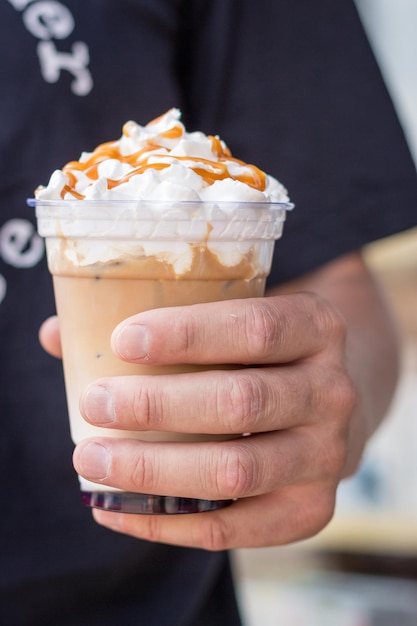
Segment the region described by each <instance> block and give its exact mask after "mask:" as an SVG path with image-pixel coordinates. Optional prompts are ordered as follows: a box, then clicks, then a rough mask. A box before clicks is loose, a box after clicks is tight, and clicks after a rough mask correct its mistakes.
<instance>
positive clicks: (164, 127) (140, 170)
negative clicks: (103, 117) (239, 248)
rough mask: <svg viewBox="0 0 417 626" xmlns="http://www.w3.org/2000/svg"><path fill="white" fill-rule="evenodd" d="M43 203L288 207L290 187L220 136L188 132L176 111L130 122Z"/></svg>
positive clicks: (53, 181)
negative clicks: (234, 151)
mask: <svg viewBox="0 0 417 626" xmlns="http://www.w3.org/2000/svg"><path fill="white" fill-rule="evenodd" d="M35 196H36V198H37V199H39V200H63V199H64V200H70V199H72V200H74V199H77V200H152V201H155V200H156V201H176V200H178V201H201V200H203V201H209V202H213V201H223V202H228V201H238V202H288V194H287V190H286V189H285V187H284V186H283V185H282V184H281V183H280V182H278V180H276V179H275V178H274V177H273V176H270V175H268V174H266V173H265V172H263V171H262V170H260V169H258V168H257V167H255V166H254V165H251V164H248V163H244V162H243V161H240V160H238V159H235V158H234V157H232V155H231V152H230V150H229V149H228V147H227V145H226V144H225V143H224V141H222V140H221V139H220V138H219V137H218V136H210V135H205V134H204V133H202V132H200V131H197V132H187V131H186V129H185V127H184V125H183V123H182V122H181V112H180V111H179V110H178V109H175V108H173V109H170V110H169V111H167V112H166V113H165V114H164V115H162V116H161V117H159V118H157V119H155V120H153V121H151V122H149V123H148V124H147V125H146V126H140V125H139V124H137V123H136V122H133V121H129V122H126V124H125V125H124V126H123V132H122V136H121V137H120V139H118V140H116V141H111V142H108V143H104V144H101V145H99V146H98V147H97V148H96V149H95V150H93V152H83V153H82V154H81V156H80V158H79V160H78V161H71V162H70V163H67V164H66V165H65V166H64V167H63V168H62V170H55V172H53V174H52V176H51V178H50V180H49V183H48V185H47V186H40V187H38V189H37V190H36V191H35Z"/></svg>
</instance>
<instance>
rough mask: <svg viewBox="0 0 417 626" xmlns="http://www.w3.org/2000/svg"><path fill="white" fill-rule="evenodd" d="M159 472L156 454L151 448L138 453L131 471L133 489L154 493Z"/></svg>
mask: <svg viewBox="0 0 417 626" xmlns="http://www.w3.org/2000/svg"><path fill="white" fill-rule="evenodd" d="M156 477H157V472H156V463H155V458H154V455H152V454H151V453H150V451H149V450H142V451H140V452H138V453H137V455H136V458H135V460H134V463H133V467H132V472H131V482H132V485H133V490H134V491H137V492H145V493H147V492H149V493H152V491H153V489H154V486H155V482H156Z"/></svg>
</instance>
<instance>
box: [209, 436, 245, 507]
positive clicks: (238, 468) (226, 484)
mask: <svg viewBox="0 0 417 626" xmlns="http://www.w3.org/2000/svg"><path fill="white" fill-rule="evenodd" d="M212 476H213V477H214V480H215V483H216V484H215V491H216V493H217V496H216V497H218V498H221V499H223V498H230V499H235V498H242V497H244V496H247V495H248V494H249V493H250V492H251V489H252V486H253V483H254V478H255V476H256V472H255V462H254V459H253V455H252V454H251V453H250V452H249V451H248V450H245V449H244V448H243V447H241V448H239V449H238V448H237V447H235V446H226V447H224V448H223V449H222V451H221V452H220V456H219V460H218V461H217V467H216V471H215V472H213V474H212Z"/></svg>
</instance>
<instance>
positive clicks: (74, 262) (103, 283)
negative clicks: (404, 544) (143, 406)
mask: <svg viewBox="0 0 417 626" xmlns="http://www.w3.org/2000/svg"><path fill="white" fill-rule="evenodd" d="M170 115H171V118H170ZM167 117H168V119H167ZM172 117H173V118H174V119H172ZM161 121H162V124H161ZM173 123H174V128H175V129H178V125H180V130H181V132H182V137H184V135H185V137H186V141H187V140H188V141H190V140H189V136H190V135H189V134H187V133H185V130H184V129H183V127H182V125H181V123H180V122H179V119H178V115H177V114H176V113H174V114H172V112H168V114H166V116H165V119H164V117H163V118H161V120H160V121H159V122H156V123H155V122H154V123H153V124H151V132H152V139H151V140H150V138H149V137H148V136H146V137H145V139H144V138H143V137H142V138H141V139H139V138H137V142H136V143H140V142H142V143H143V142H145V143H146V146H145V152H146V148H147V150H148V153H149V152H153V160H154V163H153V165H154V166H155V169H153V168H150V167H145V169H142V172H141V173H136V174H135V175H130V173H131V171H132V169H135V168H136V169H138V167H137V164H136V162H135V163H134V164H133V166H132V163H129V168H130V169H129V170H127V169H126V168H124V167H122V168H120V165H125V164H126V161H127V160H128V159H129V158H131V155H132V154H134V155H135V156H134V158H135V160H136V159H137V152H138V150H137V149H136V148H137V147H138V146H137V145H134V146H132V145H130V146H129V150H126V149H125V150H123V149H122V150H120V144H121V143H122V144H123V142H122V140H120V141H119V142H113V143H112V144H110V145H111V150H110V153H111V160H113V161H115V162H116V163H113V164H111V165H109V163H108V161H109V158H108V156H107V157H106V159H105V160H104V159H101V157H102V156H103V155H102V150H103V147H99V148H98V149H96V152H95V153H92V154H93V155H95V157H97V158H98V161H99V164H98V165H97V158H95V157H92V156H91V155H88V156H84V157H83V158H84V162H83V164H84V165H85V164H87V165H86V166H85V167H84V165H83V166H82V167H79V169H77V167H78V166H77V165H76V164H80V165H81V164H82V159H80V161H79V162H74V163H72V164H69V165H70V166H72V171H71V172H70V173H68V171H67V172H66V173H65V168H64V169H63V171H62V172H61V173H59V174H57V173H55V174H54V175H53V176H52V178H51V182H50V185H49V186H48V187H45V188H40V189H39V190H37V192H36V195H37V198H36V199H35V200H31V201H30V203H31V204H33V205H35V206H36V216H37V222H38V231H39V234H40V235H41V236H42V237H44V238H45V240H46V250H47V258H48V266H49V270H50V272H51V274H52V276H53V284H54V293H55V300H56V307H57V313H58V317H59V321H60V330H61V339H62V350H63V367H64V376H65V385H66V394H67V402H68V410H69V417H70V427H71V436H72V439H73V441H74V443H75V444H77V443H78V442H79V441H81V440H82V439H84V438H87V437H94V436H97V435H98V436H103V429H101V428H98V427H95V426H92V425H91V424H88V423H87V422H86V421H85V420H84V419H83V418H82V416H81V414H80V410H79V400H80V396H81V394H82V393H83V391H84V390H85V388H86V387H87V386H88V385H89V384H90V383H91V382H92V381H94V380H95V379H97V378H101V377H107V376H132V375H134V376H135V375H139V376H140V375H143V374H146V375H149V374H153V375H158V374H162V373H172V374H180V373H182V372H189V371H195V370H197V369H199V370H201V367H198V368H197V367H193V366H184V365H178V366H169V367H168V366H152V365H137V364H131V363H126V362H123V361H120V360H119V359H117V358H116V356H115V355H114V354H113V353H112V351H111V348H110V336H111V333H112V331H113V329H114V328H115V327H116V326H117V324H119V323H120V322H121V321H122V320H124V319H126V318H127V317H129V316H131V315H134V314H136V313H139V312H141V311H145V310H149V309H154V308H159V307H170V306H178V305H188V304H195V303H202V302H213V301H220V300H228V299H236V298H248V297H260V296H262V295H263V293H264V289H265V281H266V277H267V275H268V273H269V271H270V266H271V260H272V254H273V249H274V242H275V240H276V239H278V238H279V237H280V236H281V234H282V228H283V223H284V220H285V215H286V211H287V210H288V209H289V208H291V206H292V205H290V204H289V203H288V199H287V198H286V197H284V198H283V199H281V200H278V201H275V198H274V199H273V200H271V199H268V197H267V196H266V195H262V196H261V194H262V192H259V191H256V190H254V191H256V194H254V195H256V196H257V199H256V200H250V201H245V200H244V199H243V200H241V199H239V198H236V199H229V197H227V199H222V198H221V196H222V194H221V193H220V190H218V191H217V192H216V196H217V195H219V196H220V198H219V199H211V198H210V195H211V194H212V193H213V184H214V183H213V181H212V180H210V182H209V183H207V182H206V181H205V179H204V175H201V174H199V173H197V174H196V171H195V170H197V169H198V168H200V167H201V163H202V161H203V160H204V161H205V162H204V165H205V166H206V167H207V165H206V161H207V160H208V159H205V157H204V159H203V158H202V157H201V156H198V155H195V152H196V151H197V148H196V146H192V147H191V148H190V146H188V151H192V152H194V156H193V155H187V160H189V161H190V163H191V164H192V166H193V168H194V169H191V168H190V167H189V165H186V166H184V164H183V162H181V161H182V160H181V159H178V158H177V157H175V158H173V155H172V148H171V149H170V151H168V149H167V148H166V147H165V148H164V149H163V150H162V151H161V148H160V147H159V148H156V147H155V144H158V142H159V144H160V143H162V140H163V137H162V140H161V136H162V135H163V134H164V133H165V134H170V133H171V134H175V133H173V130H172V126H173ZM129 124H130V125H132V124H133V123H129ZM155 125H156V126H157V129H156V131H155V128H152V126H153V127H155ZM161 126H162V131H161V128H160V127H161ZM138 128H139V129H140V132H142V134H145V135H146V132H145V133H144V132H143V131H144V130H145V131H146V129H148V127H143V128H142V127H138V126H137V125H135V126H134V127H132V126H130V136H129V138H130V139H131V138H132V135H133V134H134V132H133V131H134V130H135V131H137V129H138ZM138 132H139V131H138ZM147 134H148V135H149V134H150V133H149V132H148V133H147ZM155 134H157V135H158V137H155ZM124 137H126V135H124ZM187 137H188V139H187ZM198 139H199V141H196V140H195V141H194V143H196V144H197V146H198V147H199V149H200V151H201V146H199V143H205V141H206V139H207V138H206V137H205V136H203V135H201V137H200V134H199V138H198ZM125 143H126V142H125ZM131 143H134V142H133V141H131ZM211 145H213V142H212V143H211ZM104 146H106V148H105V151H107V152H109V147H108V146H109V145H108V144H104ZM150 146H152V148H150ZM175 146H176V147H177V149H178V140H176V142H175ZM125 148H126V146H125ZM116 149H117V155H118V158H119V160H118V159H116V158H115V156H116ZM140 149H141V150H143V149H144V147H143V146H142V144H141V147H140ZM182 150H183V151H184V146H183V148H182ZM123 151H124V152H125V155H124V156H123V155H120V152H123ZM156 152H162V155H161V154H156ZM167 154H169V155H170V158H171V159H172V161H173V163H170V164H169V165H168V167H166V168H165V167H164V168H161V169H160V170H158V169H157V167H156V166H157V165H158V163H159V164H160V162H161V160H162V161H163V159H164V158H165V157H166V155H167ZM126 155H127V156H126ZM177 156H178V155H177ZM206 156H207V154H206ZM228 158H231V157H229V156H228ZM146 159H147V163H146V164H145V165H146V166H147V165H148V163H149V156H147V157H146ZM211 162H213V167H214V166H215V167H217V161H215V160H214V158H213V154H212V155H211ZM225 162H227V161H220V163H221V165H222V168H224V167H227V166H225V165H224V163H225ZM231 162H232V161H231ZM103 163H105V166H103ZM178 163H179V164H180V168H182V169H185V170H186V171H185V174H184V172H181V170H180V169H179V168H178V167H177V166H178ZM100 164H101V170H103V169H105V168H107V174H109V170H110V169H111V168H113V171H111V173H110V176H107V178H106V179H105V181H106V184H105V186H102V191H101V193H97V189H96V190H95V191H94V190H92V189H91V187H92V186H94V185H96V188H97V186H98V185H100V184H101V183H100V182H97V181H100V180H103V178H101V176H102V174H100V173H99V174H97V169H98V167H100ZM151 164H152V163H151ZM164 164H165V162H164ZM66 167H67V168H68V166H66ZM140 167H143V166H140ZM172 167H173V168H174V170H176V171H174V172H172V175H173V181H174V182H172V181H170V179H169V177H168V176H167V174H168V171H166V170H168V169H169V168H171V169H172ZM228 167H230V165H229V166H228ZM239 167H240V166H239ZM117 168H119V171H116V172H115V171H114V170H115V169H116V170H117ZM161 171H163V173H164V176H163V180H160V179H159V180H155V178H157V176H155V172H156V173H160V172H161ZM222 171H224V170H222ZM74 172H76V173H75V174H74ZM149 172H152V178H153V183H154V184H153V186H152V185H151V186H150V185H149V180H148V181H146V180H145V181H144V180H143V176H144V174H145V178H146V177H148V178H149ZM190 173H191V178H194V177H193V175H194V174H196V175H197V176H198V177H199V178H200V179H201V182H200V183H199V184H200V185H201V189H199V194H198V195H197V192H196V189H192V191H193V193H192V194H191V195H192V198H189V196H190V193H189V190H190V187H189V184H185V183H184V184H183V187H184V189H182V190H180V192H179V191H178V189H177V188H176V187H178V186H179V185H178V181H181V180H182V179H181V175H182V177H183V179H186V178H187V177H190ZM61 174H62V176H61ZM117 174H118V178H116V175H117ZM54 177H55V181H54V180H53V179H54ZM57 177H59V178H60V186H61V188H59V185H58V187H57V186H56V179H57ZM140 177H142V179H141V180H136V181H135V178H140ZM86 179H90V182H88V181H86ZM123 179H126V180H125V182H121V181H122V180H123ZM218 180H223V179H218V178H215V182H216V181H218ZM226 180H227V181H228V182H233V181H235V180H236V179H231V178H230V177H229V178H227V179H226ZM80 181H81V182H80ZM110 181H111V182H110ZM115 181H118V184H113V183H115ZM167 181H168V183H167ZM86 182H87V184H86ZM197 182H198V181H196V180H195V179H194V181H193V184H194V187H197ZM238 182H239V185H241V184H242V185H246V186H247V184H246V183H240V181H238ZM131 183H134V184H133V185H132V184H131ZM134 185H136V186H139V187H140V186H141V185H144V186H145V187H146V189H143V188H142V189H141V190H139V192H138V189H134V188H133V187H134ZM277 185H279V183H277ZM126 186H128V187H130V189H129V190H127V189H125V187H126ZM163 187H165V190H164V191H163V193H161V189H162V188H163ZM117 188H118V189H117ZM174 188H175V189H174ZM80 189H81V191H80ZM115 189H116V190H117V193H116V192H115V191H114V190H115ZM169 189H170V190H171V192H170V193H169V191H168V190H169ZM249 189H253V188H250V187H249ZM281 189H283V188H282V187H281ZM223 191H224V194H223V195H224V196H227V191H226V189H225V188H224V190H223ZM167 194H168V197H169V195H171V199H167V197H166V196H167ZM131 195H132V197H128V196H131ZM249 195H253V194H252V192H251V191H250V192H249ZM56 196H58V197H56ZM92 196H93V197H92ZM97 196H99V197H97ZM172 196H177V197H178V196H179V197H178V199H176V198H175V197H174V198H173V197H172ZM184 196H187V198H186V199H183V198H184ZM104 435H105V436H106V437H107V436H109V437H123V438H134V439H141V440H147V441H187V440H188V441H190V440H193V441H196V440H201V439H216V438H220V439H221V438H222V437H221V435H219V437H216V436H212V435H210V436H209V435H207V436H204V435H201V434H198V435H197V434H193V433H190V434H186V435H185V434H184V433H172V432H159V431H158V432H154V431H146V432H143V431H141V432H138V431H126V430H114V429H106V430H105V432H104ZM80 485H81V492H82V499H83V502H84V503H85V504H86V505H88V506H93V507H98V508H104V509H107V510H114V511H122V512H127V513H148V514H170V513H195V512H202V511H210V510H214V509H217V508H221V507H223V506H226V505H227V504H229V503H230V501H207V500H203V499H202V500H199V499H190V498H185V497H182V496H181V494H178V495H177V496H175V497H173V496H165V495H164V494H157V495H154V494H138V493H127V492H124V491H121V490H117V489H113V488H110V487H108V486H105V485H102V484H98V483H92V482H89V481H87V480H85V479H84V478H83V477H80Z"/></svg>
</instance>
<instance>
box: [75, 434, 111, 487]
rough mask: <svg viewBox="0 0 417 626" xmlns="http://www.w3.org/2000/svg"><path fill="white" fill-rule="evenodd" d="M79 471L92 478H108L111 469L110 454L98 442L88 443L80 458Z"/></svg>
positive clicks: (85, 476)
mask: <svg viewBox="0 0 417 626" xmlns="http://www.w3.org/2000/svg"><path fill="white" fill-rule="evenodd" d="M78 467H79V470H80V471H79V473H80V474H81V475H82V476H84V478H88V479H90V480H102V479H103V478H107V476H108V475H109V469H110V454H109V451H108V450H107V448H105V447H104V446H102V445H100V444H98V443H94V442H92V443H88V444H87V445H86V446H85V448H83V449H82V451H81V453H80V456H79V458H78Z"/></svg>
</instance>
